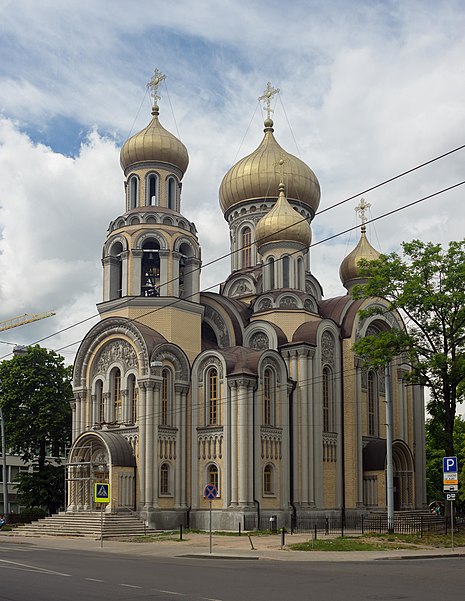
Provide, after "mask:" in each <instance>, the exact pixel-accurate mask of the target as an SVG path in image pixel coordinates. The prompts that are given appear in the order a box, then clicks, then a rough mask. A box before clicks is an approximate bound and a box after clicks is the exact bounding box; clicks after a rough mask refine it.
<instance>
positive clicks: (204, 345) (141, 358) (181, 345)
mask: <svg viewBox="0 0 465 601" xmlns="http://www.w3.org/2000/svg"><path fill="white" fill-rule="evenodd" d="M163 79H164V75H162V74H161V73H159V72H158V70H156V71H155V75H154V77H153V79H152V80H151V82H150V84H149V86H150V87H151V90H152V95H153V108H152V119H151V121H150V123H149V124H148V125H147V127H145V128H144V129H143V130H142V131H140V132H139V133H137V134H135V135H134V136H132V137H131V138H129V139H128V140H127V141H126V142H125V143H124V145H123V147H122V149H121V155H120V160H121V167H122V170H123V173H124V189H125V195H124V198H122V201H121V205H122V206H121V214H120V215H119V216H117V217H116V218H115V219H114V220H113V221H112V222H111V223H110V226H109V229H108V233H107V237H106V240H105V243H104V246H103V255H102V265H103V301H102V302H101V303H100V304H99V305H98V310H99V313H100V317H101V319H100V322H99V323H98V324H97V325H95V326H94V327H93V328H92V329H91V330H90V331H89V332H88V334H87V335H86V337H85V338H84V340H83V341H82V343H81V345H80V348H79V351H78V353H77V356H76V361H75V365H74V375H73V387H74V400H73V402H72V407H73V445H72V449H71V451H70V455H69V460H68V468H67V469H68V476H67V477H68V487H67V488H68V493H67V510H68V511H70V512H84V511H92V510H95V509H96V507H97V506H96V504H95V502H94V497H93V490H94V484H95V483H99V482H108V483H109V484H110V501H109V503H108V505H107V506H106V511H107V512H118V511H127V510H131V511H136V512H137V513H138V514H139V515H140V517H141V518H142V519H143V520H145V521H146V523H147V524H148V525H150V526H152V527H156V528H177V527H179V525H180V524H183V525H189V526H190V527H192V528H206V527H207V526H208V516H209V508H210V502H211V507H212V517H213V527H214V528H216V529H218V528H221V529H237V528H238V525H239V524H240V525H241V526H242V528H245V529H253V528H256V527H260V526H261V525H263V524H264V523H266V521H268V520H269V518H270V517H271V516H276V517H277V523H278V526H279V527H281V526H289V525H290V524H291V521H292V520H294V521H295V520H297V519H299V518H306V517H314V516H331V515H336V514H337V515H340V514H341V513H342V512H343V513H344V514H345V515H348V514H360V513H367V512H369V511H386V402H385V401H386V396H385V395H386V392H385V378H384V370H383V371H379V370H374V369H367V368H366V367H364V365H363V364H362V361H361V359H360V358H359V357H357V356H356V355H355V354H354V351H353V345H354V343H355V341H356V340H357V339H359V338H360V337H363V336H365V335H367V334H372V333H374V332H376V331H380V330H384V329H389V328H403V327H404V325H403V323H402V320H401V318H400V316H399V315H397V314H395V313H388V314H387V315H386V316H384V317H379V316H376V317H369V318H366V319H361V318H360V316H359V311H360V310H361V309H365V308H367V307H369V306H370V305H371V304H374V303H377V304H379V303H384V301H383V300H382V299H372V300H364V301H360V300H357V301H355V300H353V299H352V297H351V295H350V290H351V288H352V287H353V286H354V285H355V284H357V283H360V282H362V281H363V280H362V279H361V278H360V276H359V270H358V263H359V261H360V259H361V258H367V259H372V258H376V257H377V256H379V253H378V252H377V251H376V250H375V249H374V248H373V247H372V246H371V245H370V243H369V241H368V239H367V235H366V226H365V223H364V222H365V219H364V210H365V208H366V205H365V203H364V202H363V201H362V203H361V205H360V207H359V212H360V214H361V216H362V225H361V236H360V240H359V242H358V244H357V246H356V247H355V248H354V250H353V251H352V252H351V253H350V254H349V255H348V256H347V257H345V258H344V259H343V258H342V257H341V261H342V262H341V267H340V272H339V276H340V278H341V280H342V283H343V285H344V287H345V288H346V290H347V294H345V295H343V296H339V297H336V298H327V299H325V298H324V297H323V290H322V287H321V285H320V284H319V282H318V280H317V279H316V278H315V276H314V275H313V274H312V272H311V264H310V245H311V239H312V231H311V223H312V220H313V218H314V217H315V213H316V211H317V209H318V206H319V203H320V185H319V182H318V179H317V177H316V175H315V174H314V172H313V171H312V170H311V169H310V167H309V166H308V165H306V164H305V163H304V162H303V161H302V160H301V159H299V158H297V157H296V156H293V155H292V154H290V153H289V152H287V151H286V150H284V149H283V148H282V147H281V146H280V145H279V144H278V142H277V139H276V137H275V130H274V123H273V121H272V119H271V112H272V111H271V108H270V100H271V98H272V97H273V95H274V94H275V93H276V92H277V91H276V90H274V89H273V88H272V87H271V86H270V84H268V86H267V89H266V91H265V93H264V95H263V96H262V97H261V100H263V101H264V103H265V109H266V114H267V117H266V119H265V122H264V134H263V139H262V142H261V143H260V145H259V146H258V148H257V149H256V150H255V151H254V152H252V153H251V154H249V155H248V156H246V157H244V158H242V159H240V160H239V161H238V162H237V163H236V164H235V165H234V166H233V167H231V169H230V170H229V171H228V172H227V173H226V174H225V176H224V178H223V181H222V182H221V186H220V189H219V202H220V207H221V210H222V211H223V214H224V218H225V219H226V221H227V223H228V226H229V230H230V244H231V247H230V251H231V272H230V274H229V275H228V277H227V278H226V280H225V281H224V282H223V283H222V284H221V286H220V288H219V291H218V292H202V291H201V283H200V272H201V265H202V262H201V251H200V244H199V240H198V237H197V230H196V227H195V225H194V223H191V222H190V221H189V220H188V219H187V218H186V217H185V216H184V215H183V209H182V202H181V201H182V200H183V198H182V196H183V195H184V196H185V197H186V202H187V203H189V202H193V199H195V190H189V189H186V190H184V189H183V188H182V179H183V176H184V174H185V172H186V169H187V167H188V163H189V155H188V151H187V149H186V147H185V146H184V144H183V143H182V142H181V141H180V140H179V139H178V138H177V137H175V136H174V135H173V134H172V133H170V132H169V131H167V130H166V129H165V128H164V127H163V126H162V124H161V122H160V120H159V106H158V101H159V99H160V96H159V94H158V92H159V86H160V84H161V82H162V81H163ZM115 209H116V210H117V207H116V206H115ZM212 210H215V209H214V207H213V206H212ZM342 259H343V260H342ZM335 277H337V274H335ZM390 368H391V369H390V383H391V386H390V388H391V390H392V407H393V420H392V424H393V444H392V456H393V479H394V508H395V509H398V510H407V509H409V510H410V509H415V508H422V507H424V506H425V503H426V486H425V445H424V401H423V391H422V389H421V388H420V387H418V386H411V385H407V384H406V381H405V375H406V373H407V366H405V365H403V363H402V360H401V359H400V358H399V359H398V360H397V361H393V362H392V364H391V366H390ZM207 485H213V486H212V487H210V489H213V490H214V491H215V492H216V496H215V498H214V499H213V500H212V501H210V500H208V499H207V498H206V497H205V488H206V486H207ZM213 487H214V488H213Z"/></svg>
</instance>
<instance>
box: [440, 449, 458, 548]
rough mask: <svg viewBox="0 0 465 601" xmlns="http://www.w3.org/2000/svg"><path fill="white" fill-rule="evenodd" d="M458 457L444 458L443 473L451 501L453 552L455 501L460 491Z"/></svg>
mask: <svg viewBox="0 0 465 601" xmlns="http://www.w3.org/2000/svg"><path fill="white" fill-rule="evenodd" d="M458 472H459V470H458V464H457V457H443V458H442V473H443V485H444V492H445V493H446V499H447V501H450V526H451V528H450V530H451V536H452V550H454V501H455V498H456V497H455V495H456V493H457V492H458V490H459V476H458Z"/></svg>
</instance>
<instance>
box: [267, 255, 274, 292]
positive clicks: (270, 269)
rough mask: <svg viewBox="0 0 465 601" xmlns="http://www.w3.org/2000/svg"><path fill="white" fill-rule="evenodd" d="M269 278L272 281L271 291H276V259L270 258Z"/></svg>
mask: <svg viewBox="0 0 465 601" xmlns="http://www.w3.org/2000/svg"><path fill="white" fill-rule="evenodd" d="M268 276H269V280H270V288H269V289H270V290H274V286H275V279H274V259H273V257H270V258H269V259H268Z"/></svg>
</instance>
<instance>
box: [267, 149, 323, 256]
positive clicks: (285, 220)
mask: <svg viewBox="0 0 465 601" xmlns="http://www.w3.org/2000/svg"><path fill="white" fill-rule="evenodd" d="M279 165H280V166H281V167H282V166H283V165H284V159H280V161H279ZM283 179H284V178H283V177H282V176H281V182H280V184H279V187H278V189H279V196H278V200H277V201H276V204H275V205H274V207H273V208H272V209H271V210H270V211H269V212H268V213H267V214H266V215H265V216H264V217H262V218H261V219H260V221H259V222H258V223H257V227H256V229H255V238H256V243H257V249H258V251H259V252H261V250H262V249H263V247H264V246H268V245H270V244H276V243H277V242H289V243H294V244H297V245H299V246H301V247H303V248H308V246H309V245H310V242H311V240H312V232H311V229H310V224H309V223H308V221H307V220H306V219H305V218H304V217H302V215H300V214H299V213H297V211H295V210H294V209H293V208H292V207H291V205H290V204H289V202H288V201H287V198H286V195H285V186H284V183H283V181H282V180H283Z"/></svg>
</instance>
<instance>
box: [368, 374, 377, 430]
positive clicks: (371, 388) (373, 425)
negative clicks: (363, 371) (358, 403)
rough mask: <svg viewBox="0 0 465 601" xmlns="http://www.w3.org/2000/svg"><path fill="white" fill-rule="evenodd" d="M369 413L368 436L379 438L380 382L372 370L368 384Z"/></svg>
mask: <svg viewBox="0 0 465 601" xmlns="http://www.w3.org/2000/svg"><path fill="white" fill-rule="evenodd" d="M367 401H368V402H367V405H368V407H367V413H368V436H377V434H378V424H377V414H378V411H377V405H378V382H377V378H376V374H375V372H374V371H373V370H371V369H370V371H369V372H368V382H367Z"/></svg>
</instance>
